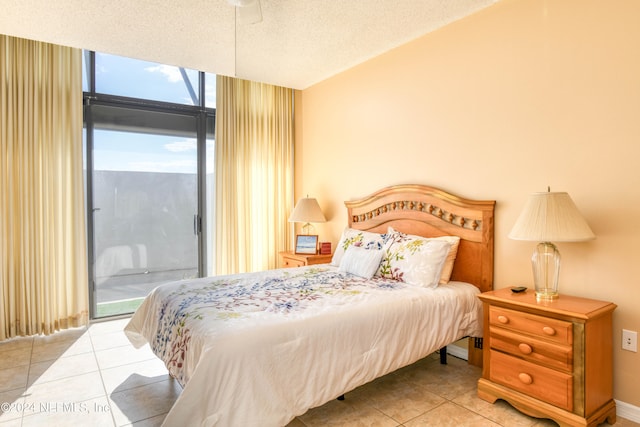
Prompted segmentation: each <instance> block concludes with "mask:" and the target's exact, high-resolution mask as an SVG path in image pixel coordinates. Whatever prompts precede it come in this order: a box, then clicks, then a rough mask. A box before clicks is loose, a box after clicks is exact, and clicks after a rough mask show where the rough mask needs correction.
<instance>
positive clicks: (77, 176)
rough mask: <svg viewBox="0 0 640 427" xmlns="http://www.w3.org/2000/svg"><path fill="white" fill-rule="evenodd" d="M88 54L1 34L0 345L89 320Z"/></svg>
mask: <svg viewBox="0 0 640 427" xmlns="http://www.w3.org/2000/svg"><path fill="white" fill-rule="evenodd" d="M81 73H82V56H81V51H80V50H78V49H71V48H67V47H62V46H56V45H52V44H47V43H40V42H35V41H30V40H24V39H19V38H14V37H8V36H4V35H0V84H1V89H2V94H1V99H0V201H1V203H0V319H1V323H0V325H1V326H0V339H6V338H10V337H15V336H21V335H33V334H50V333H52V332H54V331H56V330H58V329H64V328H67V327H73V326H80V325H85V324H86V323H87V321H88V288H87V255H86V253H87V252H86V231H85V215H84V188H83V182H84V178H83V163H82V74H81Z"/></svg>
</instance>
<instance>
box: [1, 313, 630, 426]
mask: <svg viewBox="0 0 640 427" xmlns="http://www.w3.org/2000/svg"><path fill="white" fill-rule="evenodd" d="M126 323H127V319H120V320H113V321H109V322H102V323H94V324H92V325H91V326H90V327H88V328H79V329H73V330H68V331H63V332H59V333H57V334H54V335H51V336H48V337H42V336H39V337H30V338H19V339H14V340H9V341H5V342H2V343H0V407H1V410H0V427H9V426H24V427H27V426H78V425H91V426H95V427H98V426H111V427H112V426H128V425H134V426H158V425H160V424H161V423H162V420H163V419H164V416H165V414H166V413H167V411H169V409H170V408H171V405H172V404H173V402H174V401H175V400H176V398H177V397H178V396H179V394H180V391H181V388H180V386H179V385H178V383H177V382H176V381H174V380H172V379H171V378H170V377H169V376H168V375H167V371H166V369H165V368H164V365H163V364H162V363H161V362H160V361H159V360H158V359H157V358H156V357H155V356H153V354H152V353H151V351H150V350H149V348H148V346H146V347H144V348H142V349H135V348H133V346H132V345H131V344H130V343H129V341H128V340H127V339H126V337H125V335H124V333H123V332H122V329H123V327H124V325H125V324H126ZM479 377H480V369H479V368H476V367H473V366H469V365H467V363H466V362H464V361H462V360H460V359H456V358H454V357H452V356H450V357H449V364H448V365H440V364H439V361H438V357H437V356H436V355H433V356H430V357H427V358H425V359H423V360H421V361H419V362H417V363H415V364H413V365H411V366H408V367H406V368H403V369H400V370H399V371H397V372H394V373H392V374H389V375H387V376H385V377H383V378H380V379H378V380H376V381H373V382H372V383H370V384H367V385H365V386H362V387H360V388H357V389H356V390H354V391H352V392H350V393H347V395H346V399H345V400H344V401H337V400H335V401H331V402H329V403H327V404H325V405H324V406H321V407H319V408H315V409H312V410H310V411H309V412H307V413H306V414H304V415H302V416H300V417H298V418H296V419H295V420H293V421H292V422H291V423H290V424H289V425H288V426H287V427H312V426H313V427H315V426H380V427H385V426H389V427H392V426H406V427H416V426H447V425H449V426H456V427H460V426H555V425H556V424H555V423H553V422H550V421H548V420H537V419H534V418H530V417H527V416H525V415H522V414H520V413H519V412H517V411H516V410H514V409H513V408H511V407H510V406H509V405H507V404H506V403H504V402H502V401H498V402H497V403H496V404H495V405H490V404H488V403H487V402H484V401H482V400H480V399H478V398H477V397H476V390H475V389H476V381H477V379H478V378H479ZM616 426H618V427H630V426H640V424H636V423H633V422H631V421H628V420H624V419H621V418H618V422H617V423H616Z"/></svg>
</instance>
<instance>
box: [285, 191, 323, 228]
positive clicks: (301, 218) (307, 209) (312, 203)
mask: <svg viewBox="0 0 640 427" xmlns="http://www.w3.org/2000/svg"><path fill="white" fill-rule="evenodd" d="M325 221H326V219H325V218H324V215H323V214H322V210H321V209H320V205H318V201H317V200H316V199H315V198H313V197H304V198H302V199H300V200H299V201H298V204H297V205H296V207H295V208H294V209H293V212H291V216H290V217H289V222H305V223H310V222H325Z"/></svg>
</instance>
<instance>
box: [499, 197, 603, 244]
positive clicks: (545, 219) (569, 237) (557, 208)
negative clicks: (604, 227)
mask: <svg viewBox="0 0 640 427" xmlns="http://www.w3.org/2000/svg"><path fill="white" fill-rule="evenodd" d="M509 238H510V239H513V240H531V241H537V242H582V241H585V240H592V239H595V238H596V236H595V234H593V231H591V228H589V224H587V221H585V219H584V217H583V216H582V215H581V214H580V212H579V211H578V208H577V207H576V205H575V203H573V200H571V197H570V196H569V194H567V193H551V192H547V193H533V194H532V195H531V196H530V197H529V200H527V204H526V205H525V207H524V209H522V212H521V213H520V216H519V217H518V220H517V221H516V223H515V225H514V226H513V229H512V230H511V233H509Z"/></svg>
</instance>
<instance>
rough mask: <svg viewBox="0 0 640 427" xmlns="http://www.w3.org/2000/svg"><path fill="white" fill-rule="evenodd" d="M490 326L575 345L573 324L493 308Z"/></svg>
mask: <svg viewBox="0 0 640 427" xmlns="http://www.w3.org/2000/svg"><path fill="white" fill-rule="evenodd" d="M489 324H490V326H497V327H502V328H507V329H511V330H513V331H516V332H523V333H526V334H530V335H533V336H536V337H539V338H542V339H545V340H549V341H553V342H557V343H560V344H567V345H571V344H572V343H573V324H572V323H571V322H565V321H562V320H557V319H551V318H548V317H542V316H536V315H535V314H530V313H524V312H519V311H514V310H509V309H506V308H502V307H494V306H491V308H490V311H489Z"/></svg>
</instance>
